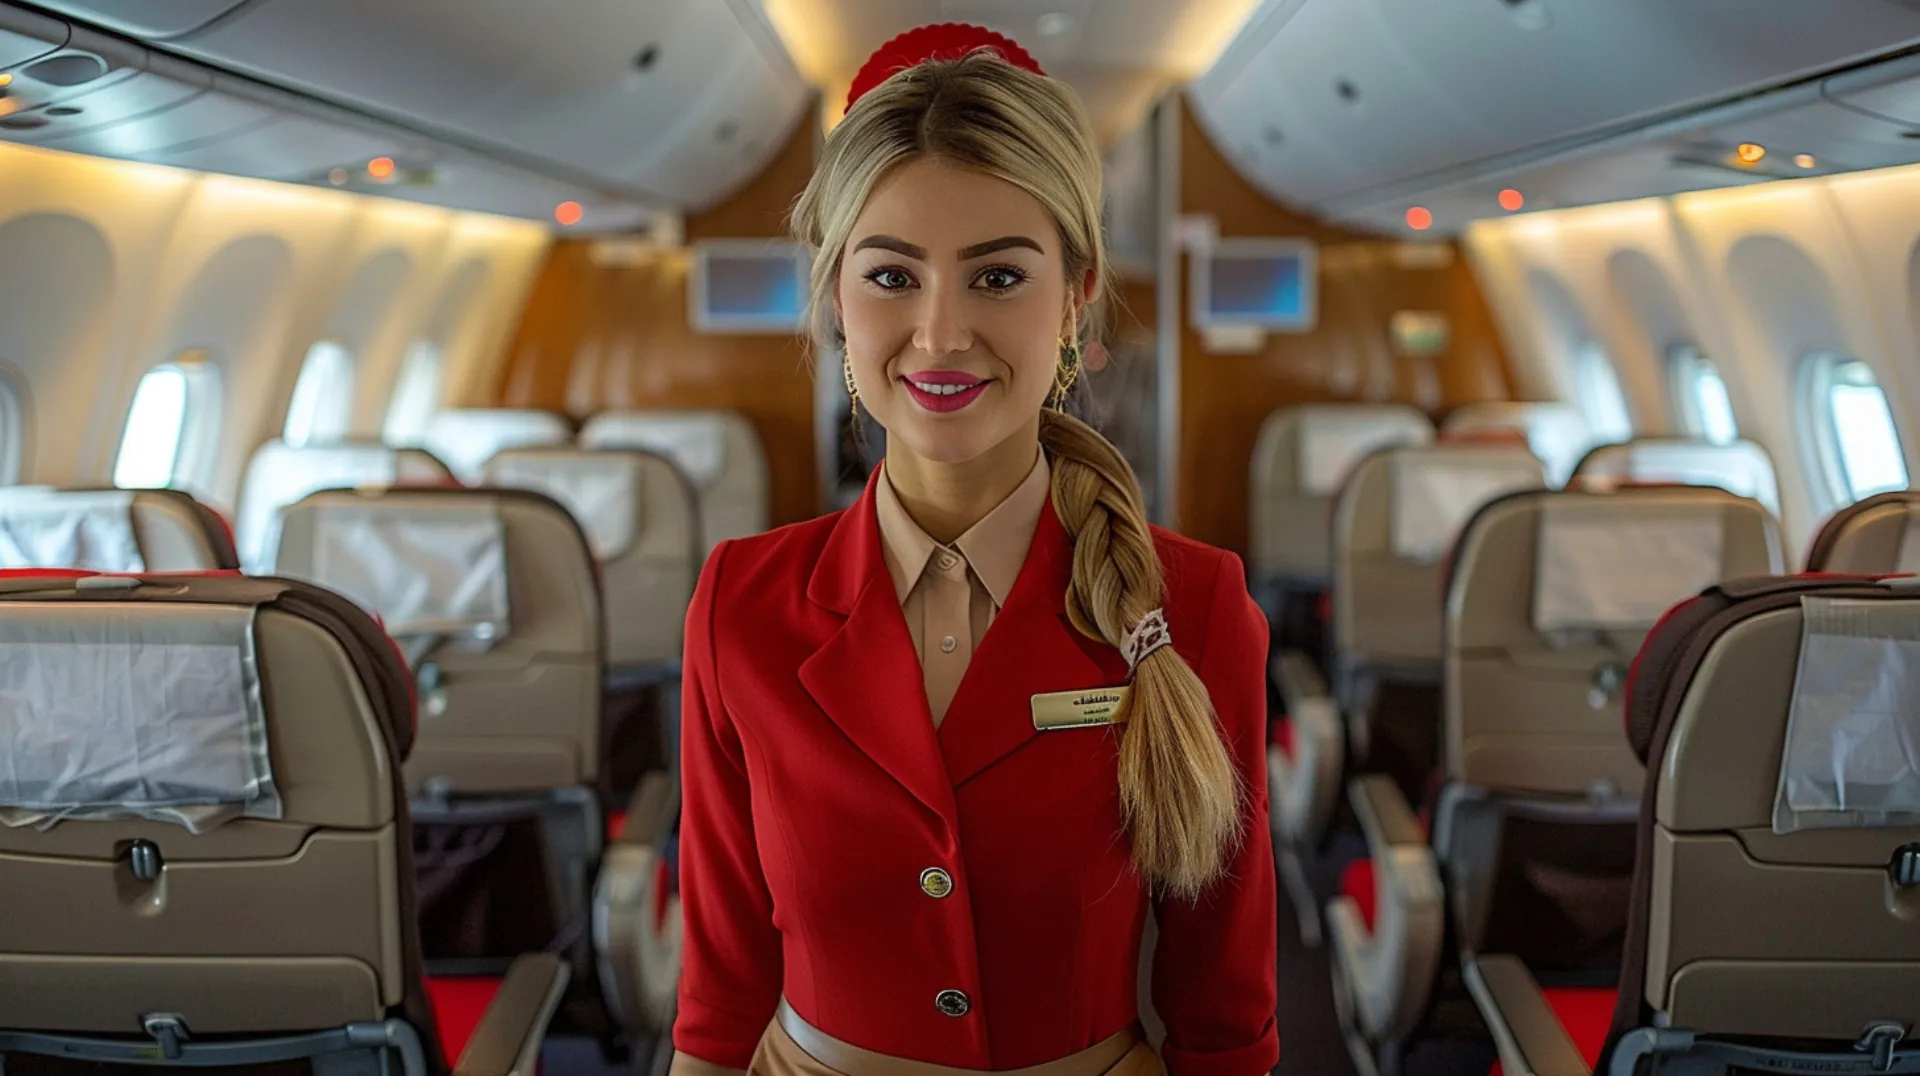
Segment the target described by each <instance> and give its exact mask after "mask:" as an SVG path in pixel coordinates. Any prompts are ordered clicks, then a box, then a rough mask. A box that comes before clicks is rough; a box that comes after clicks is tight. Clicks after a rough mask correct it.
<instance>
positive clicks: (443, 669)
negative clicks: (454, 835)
mask: <svg viewBox="0 0 1920 1076" xmlns="http://www.w3.org/2000/svg"><path fill="white" fill-rule="evenodd" d="M274 571H275V574H278V575H285V576H290V577H292V578H296V579H305V580H309V581H312V582H314V583H318V584H319V585H321V586H324V587H327V588H329V589H332V590H336V591H339V592H340V593H342V594H344V595H346V596H347V597H350V598H352V599H354V600H355V601H356V602H358V603H359V604H360V605H361V606H362V607H364V608H367V609H369V610H371V611H373V612H375V613H377V614H378V615H379V616H380V617H381V619H382V621H383V623H384V624H385V626H386V629H387V631H389V632H390V633H391V634H392V635H393V636H394V637H395V638H396V639H398V640H399V641H400V643H401V645H402V647H403V648H404V649H405V650H406V651H407V654H408V658H409V663H410V664H411V665H412V667H413V669H414V670H415V673H416V675H417V676H418V678H419V681H420V695H421V703H420V705H421V719H420V735H419V737H418V742H417V743H416V745H415V747H414V751H413V757H412V758H411V759H410V760H409V761H408V763H407V785H408V788H409V789H411V790H412V791H414V792H415V793H419V792H420V791H422V790H423V789H427V788H429V787H431V788H432V789H434V790H437V791H444V792H448V793H459V794H488V793H507V792H523V791H524V792H533V791H539V790H544V789H555V788H568V787H578V786H587V787H591V786H592V785H593V784H594V781H595V778H596V776H597V774H598V768H599V751H600V734H599V728H600V688H601V676H602V668H603V659H602V656H601V655H602V645H601V637H602V632H601V619H600V617H601V614H600V597H599V590H598V586H597V583H596V581H595V578H594V575H595V572H594V564H593V558H592V556H591V554H589V553H588V551H587V543H586V539H585V537H584V536H583V535H582V534H581V531H580V528H579V525H578V524H576V523H575V522H574V520H573V517H572V516H570V515H568V514H567V511H566V509H565V508H562V507H561V506H560V505H559V503H558V502H556V501H554V500H552V499H550V498H548V497H545V496H543V495H541V494H537V493H530V492H526V491H520V490H500V489H389V490H362V491H354V490H329V491H323V492H320V493H315V494H312V495H310V496H308V497H306V498H305V499H303V500H301V501H300V503H298V504H296V505H293V506H292V507H290V508H288V509H287V510H286V512H285V518H284V525H283V527H282V533H281V540H280V546H279V549H278V555H277V558H276V561H275V566H274Z"/></svg>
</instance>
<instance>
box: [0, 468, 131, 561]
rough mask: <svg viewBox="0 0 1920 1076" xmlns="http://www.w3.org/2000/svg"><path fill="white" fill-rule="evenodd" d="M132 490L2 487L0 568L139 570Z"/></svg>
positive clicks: (0, 504) (0, 497) (0, 493)
mask: <svg viewBox="0 0 1920 1076" xmlns="http://www.w3.org/2000/svg"><path fill="white" fill-rule="evenodd" d="M136 495H137V494H136V493H135V492H134V491H132V490H60V489H53V488H50V487H46V486H12V487H6V488H0V568H78V569H82V570H87V571H100V572H140V571H145V570H146V566H147V565H146V560H145V558H144V557H143V556H142V554H141V551H140V539H139V535H138V532H137V531H136V529H135V527H134V522H133V504H134V498H135V496H136Z"/></svg>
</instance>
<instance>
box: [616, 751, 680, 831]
mask: <svg viewBox="0 0 1920 1076" xmlns="http://www.w3.org/2000/svg"><path fill="white" fill-rule="evenodd" d="M679 799H680V788H679V784H678V783H677V782H676V781H674V779H673V778H672V777H670V776H668V775H667V774H664V773H661V772H660V771H658V770H655V771H654V772H652V773H649V774H647V775H646V776H645V777H642V778H641V779H640V784H639V786H638V787H636V788H635V789H634V790H633V798H632V799H631V800H629V801H627V824H626V828H625V829H623V830H622V831H621V833H620V837H619V840H618V842H617V843H620V844H642V845H648V846H651V847H659V845H660V843H661V838H662V837H663V836H664V835H665V833H666V831H667V830H669V829H670V828H671V827H672V825H673V821H674V814H675V811H676V809H677V808H678V807H679Z"/></svg>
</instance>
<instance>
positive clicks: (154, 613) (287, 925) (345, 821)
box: [0, 576, 446, 1072]
mask: <svg viewBox="0 0 1920 1076" xmlns="http://www.w3.org/2000/svg"><path fill="white" fill-rule="evenodd" d="M0 640H3V641H4V644H5V645H4V646H0V664H9V663H10V668H8V670H7V671H6V673H5V676H6V679H7V681H8V682H9V683H11V684H14V685H17V686H18V687H20V688H22V689H24V690H25V691H26V692H27V696H26V697H27V698H30V699H31V701H32V703H33V705H32V706H10V707H6V708H4V709H0V757H4V758H6V759H7V760H8V764H7V765H5V766H0V822H4V823H6V824H4V825H0V892H4V893H5V894H6V899H5V912H4V914H0V999H4V1004H0V1056H3V1052H4V1051H5V1050H7V1049H9V1048H10V1047H9V1046H7V1045H5V1044H6V1042H7V1034H8V1033H10V1032H11V1033H28V1034H32V1033H36V1032H58V1033H61V1034H67V1035H73V1034H86V1035H110V1036H121V1037H127V1038H130V1039H131V1040H133V1041H134V1042H136V1043H138V1042H143V1041H146V1042H147V1045H148V1047H149V1048H152V1047H153V1045H154V1043H153V1042H151V1041H148V1040H147V1038H146V1036H145V1035H143V1034H142V1026H143V1023H144V1022H147V1021H150V1020H151V1019H153V1018H154V1017H156V1016H161V1015H162V1014H171V1015H172V1016H173V1017H175V1018H176V1019H177V1020H178V1022H179V1024H180V1025H181V1026H182V1028H181V1029H182V1030H183V1031H184V1032H185V1033H187V1034H188V1035H190V1036H192V1037H193V1039H205V1038H209V1037H218V1036H240V1035H251V1036H259V1035H274V1034H278V1035H292V1034H296V1033H301V1032H314V1031H319V1030H322V1029H338V1028H341V1027H342V1026H344V1025H346V1024H349V1023H354V1022H365V1021H373V1022H379V1021H385V1020H388V1019H389V1018H390V1017H404V1018H406V1019H408V1020H410V1021H412V1023H413V1026H414V1028H416V1029H418V1030H419V1031H420V1033H421V1035H420V1037H421V1038H422V1039H423V1040H424V1042H423V1043H422V1044H421V1045H422V1047H423V1048H424V1050H425V1051H426V1054H427V1056H428V1057H429V1058H430V1059H431V1061H432V1064H431V1065H430V1067H431V1068H432V1069H433V1070H434V1071H440V1072H444V1071H445V1070H446V1066H445V1065H444V1063H442V1062H441V1061H440V1059H439V1048H438V1045H437V1042H436V1040H435V1036H434V1034H433V1030H432V1026H431V1017H430V1016H429V1015H428V1013H427V1009H426V1006H425V1004H424V993H423V991H422V987H421V985H420V984H421V978H420V977H421V969H420V966H419V957H418V943H417V940H416V938H415V935H414V926H413V916H412V906H411V900H412V897H411V889H412V885H411V881H412V860H411V855H412V851H411V849H412V837H411V834H410V830H409V826H408V821H407V815H406V811H405V807H404V803H403V802H402V800H401V797H400V789H399V786H398V781H397V779H396V773H397V767H398V765H399V759H400V758H402V757H404V755H405V752H406V750H407V748H408V745H409V742H410V740H411V738H412V735H413V726H412V704H411V701H410V699H409V697H408V695H407V688H406V679H405V670H404V669H403V668H402V667H401V665H400V662H399V660H398V659H397V657H395V656H394V654H393V652H392V650H391V648H390V646H389V645H388V644H387V643H386V641H385V640H384V637H383V636H381V635H380V633H379V630H378V628H377V627H376V626H375V625H374V624H373V623H372V621H370V620H369V619H368V618H367V617H366V616H365V615H364V614H362V613H361V612H360V611H359V610H357V609H355V608H353V607H352V606H351V605H350V604H349V603H347V602H345V601H344V600H342V599H340V598H338V597H336V596H334V595H331V594H326V593H324V592H320V591H318V590H316V589H315V588H311V587H308V586H305V585H303V584H299V583H294V582H290V581H286V580H276V579H249V578H242V577H239V576H224V577H217V578H180V577H174V578H163V577H149V581H148V582H146V583H144V584H136V581H134V580H131V579H127V578H106V577H94V578H92V579H84V580H78V581H76V580H74V579H47V578H15V579H9V580H6V581H4V583H0ZM102 648H105V649H106V650H108V651H111V652H114V653H117V654H120V655H122V656H123V659H120V660H101V659H100V658H99V657H98V652H99V651H100V650H101V649H102ZM134 729H137V730H139V734H138V735H133V734H131V733H130V731H129V730H134ZM186 804H194V805H191V806H189V805H186ZM155 1038H156V1039H162V1038H163V1036H162V1035H161V1034H158V1033H156V1034H155ZM193 1039H189V1042H191V1041H193ZM362 1045H365V1044H362ZM11 1048H29V1047H26V1046H23V1045H21V1044H20V1043H19V1042H17V1041H16V1043H15V1045H14V1046H13V1047H11ZM68 1053H69V1056H85V1051H83V1050H79V1049H74V1050H71V1051H69V1052H68ZM243 1059H244V1058H241V1057H236V1060H243ZM154 1060H158V1057H156V1058H154Z"/></svg>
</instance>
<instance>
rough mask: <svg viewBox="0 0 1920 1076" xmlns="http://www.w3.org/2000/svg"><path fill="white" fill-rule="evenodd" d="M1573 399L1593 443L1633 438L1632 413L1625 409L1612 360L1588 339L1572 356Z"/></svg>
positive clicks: (1618, 378)
mask: <svg viewBox="0 0 1920 1076" xmlns="http://www.w3.org/2000/svg"><path fill="white" fill-rule="evenodd" d="M1573 389H1574V394H1575V402H1577V403H1578V404H1579V405H1580V411H1581V413H1582V414H1584V415H1585V416H1586V419H1587V427H1588V429H1590V430H1592V431H1593V443H1594V444H1596V445H1605V444H1617V443H1619V442H1622V441H1631V440H1633V416H1632V415H1631V414H1630V413H1629V412H1628V411H1627V396H1626V393H1624V392H1622V391H1621V389H1620V377H1619V375H1618V374H1616V373H1614V370H1613V361H1612V360H1611V359H1608V358H1607V353H1606V351H1605V350H1604V349H1602V348H1601V347H1600V345H1599V344H1597V343H1594V342H1593V341H1592V340H1589V341H1587V342H1586V343H1584V344H1582V345H1580V350H1578V351H1576V352H1574V356H1573Z"/></svg>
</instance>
